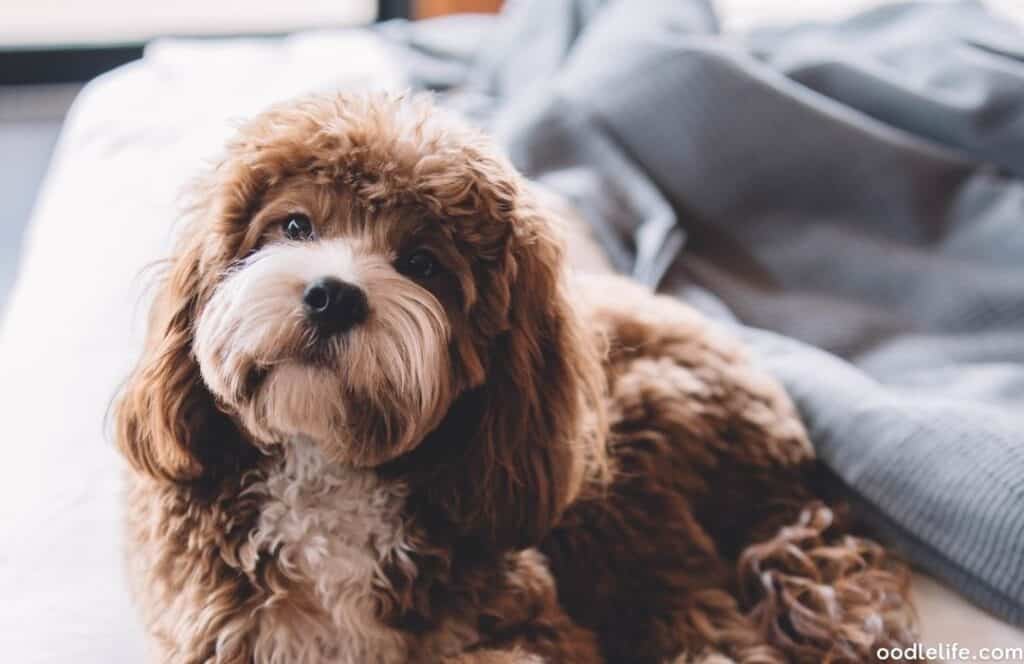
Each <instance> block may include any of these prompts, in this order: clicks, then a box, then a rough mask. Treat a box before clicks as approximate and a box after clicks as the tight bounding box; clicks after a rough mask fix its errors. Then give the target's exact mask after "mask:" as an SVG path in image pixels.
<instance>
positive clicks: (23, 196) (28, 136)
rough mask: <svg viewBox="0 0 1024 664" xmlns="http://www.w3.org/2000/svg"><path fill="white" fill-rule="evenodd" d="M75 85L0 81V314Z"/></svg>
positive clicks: (76, 91) (75, 92) (77, 88)
mask: <svg viewBox="0 0 1024 664" xmlns="http://www.w3.org/2000/svg"><path fill="white" fill-rule="evenodd" d="M80 87H81V86H79V85H33V86H0V201H3V205H0V315H2V312H3V311H4V310H5V309H6V304H7V299H8V297H9V296H10V292H11V286H12V285H13V284H14V280H15V276H16V274H17V270H18V261H19V257H20V254H21V246H22V242H23V240H24V236H25V227H26V225H27V224H28V220H29V218H30V216H31V215H32V208H33V206H34V205H35V200H36V194H37V193H38V191H39V185H40V184H41V183H42V180H43V176H44V175H45V174H46V168H47V165H48V164H49V162H50V154H51V153H52V152H53V147H54V145H55V144H56V142H57V136H58V134H59V133H60V127H61V125H62V124H63V122H64V115H65V114H66V113H67V110H68V107H70V105H71V102H72V100H73V99H74V97H75V95H76V94H77V93H78V90H79V89H80Z"/></svg>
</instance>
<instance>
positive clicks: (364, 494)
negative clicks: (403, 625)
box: [249, 441, 412, 664]
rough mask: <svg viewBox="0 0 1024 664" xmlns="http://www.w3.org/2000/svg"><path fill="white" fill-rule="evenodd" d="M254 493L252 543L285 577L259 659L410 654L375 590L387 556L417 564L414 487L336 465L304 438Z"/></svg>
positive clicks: (275, 590)
mask: <svg viewBox="0 0 1024 664" xmlns="http://www.w3.org/2000/svg"><path fill="white" fill-rule="evenodd" d="M249 490H250V491H252V492H255V493H257V494H259V495H260V497H261V499H262V507H261V509H260V515H259V518H258V521H257V524H256V526H255V528H254V529H253V531H252V533H251V534H250V538H249V544H250V546H251V547H252V548H253V552H254V553H255V554H256V555H257V556H258V557H259V558H260V559H263V560H269V563H270V564H271V565H273V566H276V568H277V569H276V570H275V572H276V573H275V576H276V577H277V578H279V579H282V583H281V584H280V585H281V587H272V588H270V590H271V595H270V597H268V600H267V602H266V603H265V607H266V608H265V609H263V610H262V612H261V617H260V624H259V628H258V630H257V635H256V639H255V645H254V649H255V651H256V652H255V654H256V660H257V661H272V662H277V661H281V662H294V663H296V664H304V663H306V662H310V663H312V662H317V663H318V664H319V663H322V662H336V663H338V664H343V663H344V664H347V663H349V662H360V663H362V662H366V663H370V662H379V663H381V664H384V663H389V662H401V661H405V660H406V658H407V653H406V645H405V641H404V639H403V637H402V635H401V634H400V633H398V632H397V631H395V630H394V629H392V628H390V627H388V626H387V625H384V624H383V623H382V622H381V621H380V620H379V619H378V617H377V607H378V601H377V598H376V596H375V595H376V594H377V593H379V592H380V590H381V588H382V587H383V585H385V584H386V579H385V577H384V576H383V574H382V571H381V565H382V564H383V563H384V562H385V561H388V562H389V563H390V564H397V565H407V566H411V565H412V563H411V561H410V560H409V549H408V543H407V541H406V537H405V529H404V525H403V520H402V515H401V510H402V507H403V504H404V501H405V491H404V487H402V486H401V485H396V484H389V483H385V482H382V481H381V480H380V479H379V478H378V477H377V476H376V474H375V473H373V472H372V471H364V470H357V469H352V468H345V467H341V466H338V465H336V464H332V463H329V462H327V461H326V460H325V459H324V457H323V456H322V455H321V454H320V453H319V451H318V450H317V449H316V447H315V446H314V445H312V444H309V443H304V442H301V441H296V442H292V443H288V444H287V445H286V446H285V452H284V454H283V456H282V457H281V458H280V459H279V460H278V461H276V462H275V463H274V464H273V465H272V466H271V467H270V468H269V469H268V470H267V472H266V476H265V478H264V479H263V481H261V482H258V483H257V484H255V485H253V486H252V487H251V488H250V489H249ZM273 585H277V584H273Z"/></svg>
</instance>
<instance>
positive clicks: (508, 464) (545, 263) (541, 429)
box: [406, 173, 604, 549]
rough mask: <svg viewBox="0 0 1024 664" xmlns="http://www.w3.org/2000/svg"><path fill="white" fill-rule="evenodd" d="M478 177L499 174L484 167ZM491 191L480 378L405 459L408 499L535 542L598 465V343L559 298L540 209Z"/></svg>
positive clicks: (477, 313) (481, 537) (549, 229)
mask: <svg viewBox="0 0 1024 664" xmlns="http://www.w3.org/2000/svg"><path fill="white" fill-rule="evenodd" d="M486 180H487V182H490V183H494V182H496V181H497V182H499V183H500V182H502V180H500V179H497V180H496V179H495V177H494V176H493V173H492V174H491V176H490V177H488V178H486ZM478 182H479V180H478ZM504 182H505V183H506V185H507V184H508V180H505V181H504ZM497 193H498V194H501V198H499V199H498V203H497V204H496V205H492V206H490V207H491V210H490V212H491V216H492V218H498V219H501V220H502V221H504V222H506V223H499V224H492V225H491V227H492V228H501V229H502V231H501V232H502V233H503V234H504V236H505V237H504V238H503V240H502V241H501V246H502V249H501V250H500V251H498V252H497V253H498V254H499V258H498V260H497V261H496V264H497V265H498V269H496V270H495V269H493V268H494V266H493V265H492V268H491V269H488V270H486V272H485V273H481V274H478V275H477V282H478V284H477V286H478V291H479V293H480V298H481V303H480V308H478V309H476V310H474V312H473V314H472V315H473V317H474V320H475V321H476V322H477V324H478V325H481V326H486V327H487V328H489V332H488V333H487V334H483V335H482V336H484V337H486V338H487V339H488V342H487V344H486V350H485V351H483V352H484V353H485V355H486V358H485V359H484V364H485V365H486V377H485V378H484V379H483V381H482V383H481V384H480V385H479V386H478V387H476V388H473V389H471V390H469V391H467V392H465V393H464V394H463V395H462V396H460V397H459V398H458V399H457V400H456V402H455V404H454V405H453V406H452V407H451V409H450V410H449V412H448V414H447V415H446V417H445V420H444V422H442V424H441V426H440V427H439V428H438V430H436V431H435V432H433V433H432V434H431V435H430V436H428V440H426V441H424V444H423V445H421V447H420V449H418V450H416V451H414V452H413V453H412V454H410V455H408V458H407V462H406V463H407V466H406V467H407V469H408V470H411V471H412V472H413V473H414V474H421V473H422V474H425V475H426V477H425V478H423V479H425V481H422V482H421V485H420V488H421V491H423V492H424V493H423V494H421V495H420V497H419V498H418V499H417V500H416V501H413V503H414V504H415V503H417V502H418V503H419V504H420V505H422V506H423V507H422V508H420V509H430V508H429V507H427V506H429V505H431V504H432V505H436V506H437V507H440V508H441V510H442V512H443V513H444V514H445V515H446V517H445V519H446V520H447V521H449V522H450V523H451V524H452V526H453V527H454V528H455V530H456V532H457V533H458V534H459V535H460V536H463V537H470V538H473V539H474V540H475V541H477V542H478V543H479V544H480V545H483V546H490V547H495V548H499V549H506V548H523V547H528V546H532V545H535V544H537V543H538V542H539V541H540V540H541V539H542V538H543V537H544V535H545V534H546V533H547V532H548V531H549V530H550V529H551V528H552V527H553V526H554V524H555V523H556V522H557V520H558V519H559V517H560V516H561V514H562V512H563V511H564V509H565V507H566V506H567V505H568V503H569V502H570V501H571V500H572V499H573V498H574V497H575V496H576V495H577V494H578V492H579V489H580V485H581V482H582V480H583V476H584V472H585V471H586V470H595V469H596V470H600V469H602V468H603V458H604V451H603V442H604V438H603V430H604V429H603V421H604V418H603V414H602V401H601V395H602V393H603V389H604V373H603V370H602V367H601V363H600V355H599V350H598V345H597V344H596V343H595V340H594V339H593V338H592V337H591V336H589V335H588V334H587V332H586V330H584V329H583V327H582V323H581V321H580V320H579V317H578V315H577V313H576V312H575V310H574V308H573V307H572V306H571V305H570V302H569V300H568V299H567V297H566V293H565V283H564V274H563V260H562V247H561V243H560V240H559V239H558V237H557V235H556V233H555V229H554V228H553V224H552V220H551V219H550V218H549V216H548V215H549V213H548V212H546V211H544V210H542V209H540V208H539V207H538V206H537V205H536V203H534V202H533V200H532V198H530V197H529V196H528V193H527V192H521V191H519V189H518V185H517V184H516V183H513V184H511V185H510V186H506V187H504V188H503V189H501V190H499V191H498V192H497ZM506 194H507V195H506ZM476 205H484V206H486V202H481V201H478V202H477V203H476ZM484 300H486V303H485V302H483V301H484ZM426 467H432V468H433V470H429V471H426V472H425V473H424V470H423V469H424V468H426ZM420 499H422V500H420ZM415 508H416V507H414V509H415Z"/></svg>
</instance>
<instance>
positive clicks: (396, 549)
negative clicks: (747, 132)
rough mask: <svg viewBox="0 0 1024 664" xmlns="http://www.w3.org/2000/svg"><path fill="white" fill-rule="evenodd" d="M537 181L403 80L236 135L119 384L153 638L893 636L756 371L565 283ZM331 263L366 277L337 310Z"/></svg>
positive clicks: (574, 655) (698, 322) (383, 651)
mask: <svg viewBox="0 0 1024 664" xmlns="http://www.w3.org/2000/svg"><path fill="white" fill-rule="evenodd" d="M540 200H541V199H539V198H537V197H536V195H535V193H534V192H533V191H532V190H531V188H530V187H529V186H527V184H526V183H525V182H524V181H523V180H522V179H521V178H520V177H519V176H518V175H517V174H516V173H515V171H514V170H513V169H512V168H511V167H510V166H509V165H508V164H507V162H506V161H505V160H504V159H503V158H501V157H500V156H499V155H498V154H497V152H496V150H495V149H494V148H493V146H492V145H491V144H490V142H489V141H488V140H487V139H486V138H485V137H483V136H482V135H481V134H479V133H478V132H475V131H473V130H471V129H469V128H467V127H465V126H464V125H462V124H460V123H458V122H457V121H455V120H453V119H451V118H449V117H448V116H446V115H445V114H443V113H441V112H440V111H438V110H436V109H434V108H433V107H432V106H431V105H430V103H429V101H427V100H424V99H422V98H421V99H413V100H409V99H403V98H400V97H390V96H384V95H368V96H340V97H330V98H323V97H321V98H311V99H306V100H302V101H299V102H295V103H291V104H287V105H283V106H280V107H277V108H275V109H272V110H270V111H268V112H266V113H264V114H262V115H260V116H258V117H257V118H256V119H254V120H253V121H251V122H250V123H249V124H247V125H246V126H244V127H243V128H242V129H241V130H240V132H239V134H238V136H237V138H236V139H235V140H234V141H233V142H232V143H231V144H230V145H229V146H228V150H227V154H226V157H225V159H224V160H223V162H222V163H221V164H220V165H219V166H218V167H217V168H216V169H214V170H213V171H212V172H211V173H210V174H209V175H208V176H207V177H206V179H205V180H204V181H203V182H202V184H201V185H200V187H199V192H198V195H197V203H196V205H195V208H194V210H193V215H192V221H191V222H190V225H189V227H188V229H187V231H186V233H185V235H184V237H183V240H182V244H181V246H180V247H179V249H178V251H177V252H176V254H175V256H174V258H173V259H172V260H171V262H170V271H169V273H168V274H167V276H166V279H165V280H164V281H163V285H162V288H161V290H160V292H159V294H158V296H157V299H156V303H155V305H154V308H153V315H152V317H151V323H150V333H149V338H148V341H147V345H146V349H145V352H144V355H143V357H142V360H141V361H140V364H139V366H138V367H137V368H136V370H135V372H134V373H133V375H132V377H131V379H130V380H129V382H128V384H127V386H126V388H125V390H124V393H123V394H122V395H121V397H120V399H119V401H118V407H117V434H118V444H119V447H120V449H121V451H122V452H123V454H124V455H125V457H126V458H127V459H128V461H129V463H130V465H131V467H132V470H133V473H132V481H131V487H130V494H129V504H128V533H129V539H130V550H129V554H130V555H129V562H130V568H131V572H132V578H133V582H134V587H135V592H136V595H137V597H138V601H139V603H140V606H141V609H142V613H143V615H144V619H145V622H146V625H147V627H148V631H149V633H150V636H151V643H152V646H153V654H154V659H155V660H157V661H162V662H203V663H248V662H261V663H262V662H289V663H298V664H302V663H312V662H407V661H413V662H452V663H456V662H457V663H461V664H505V663H509V664H512V663H516V664H527V663H531V664H533V663H537V662H568V663H579V664H591V663H597V662H627V661H628V662H652V663H653V662H662V661H666V662H667V661H670V660H672V659H673V658H679V660H678V661H681V662H682V661H699V662H705V663H707V664H711V663H712V662H715V663H717V662H725V661H736V662H751V663H754V662H812V661H813V662H818V661H829V662H847V661H850V662H853V661H866V660H870V659H871V658H872V657H873V655H872V653H873V649H874V648H876V647H879V646H882V645H888V644H891V643H900V642H905V641H907V640H908V639H909V638H910V636H911V633H910V631H909V630H910V625H911V615H910V612H909V605H908V604H907V588H906V582H905V578H906V577H905V572H904V570H903V569H902V568H901V567H900V566H899V565H898V564H896V563H895V562H893V561H892V560H891V559H890V558H889V557H888V556H887V555H886V554H885V552H884V550H883V549H882V548H881V547H879V546H878V545H876V544H874V543H871V542H870V541H867V540H864V539H859V538H856V537H853V536H852V535H850V534H849V533H848V532H847V528H846V526H845V525H844V524H842V523H839V522H838V520H835V519H833V518H832V516H833V512H832V511H831V510H829V509H828V508H826V507H825V506H824V505H823V504H821V503H819V502H816V497H815V495H814V492H813V491H812V490H811V488H810V487H811V486H812V482H811V474H812V473H813V463H814V462H813V455H812V452H811V448H810V446H809V444H808V442H807V439H806V434H805V432H804V430H803V428H802V426H801V425H800V422H799V420H798V418H797V416H796V414H795V412H794V410H793V408H792V406H791V404H790V403H789V401H788V400H787V398H786V397H785V395H784V394H783V392H782V391H781V389H780V388H779V386H778V385H777V384H776V383H774V382H773V381H772V380H770V379H768V378H767V377H765V376H764V375H763V374H761V373H760V372H758V371H757V370H756V369H754V368H753V367H752V366H751V365H750V364H749V363H748V362H747V361H746V359H745V358H744V356H743V353H742V351H741V350H740V349H739V348H738V347H737V345H736V344H735V343H734V342H732V341H730V340H729V339H728V337H727V336H726V335H725V334H724V333H723V332H721V331H720V330H718V329H716V328H715V327H714V326H713V325H711V324H710V323H708V322H707V321H705V320H703V319H702V318H700V317H699V316H698V315H697V314H696V313H694V312H693V311H691V310H690V309H688V308H687V307H685V306H683V305H681V304H679V303H678V302H675V301H672V300H669V299H664V298H656V297H654V296H652V295H650V294H649V293H647V292H645V291H643V290H642V289H640V288H639V287H637V286H635V285H632V284H630V283H628V282H626V281H623V280H618V279H612V278H589V279H581V280H578V281H575V282H571V283H570V280H569V279H568V278H567V275H566V272H565V269H564V264H563V263H564V260H563V254H562V249H561V243H560V241H559V239H558V233H557V230H556V226H557V224H556V223H555V221H556V220H555V219H554V218H553V217H554V215H553V213H552V212H550V211H549V209H548V208H546V207H545V206H544V205H542V204H541V203H540ZM296 220H298V221H296ZM293 222H294V223H293ZM299 222H302V223H299ZM307 222H308V223H307ZM424 256H426V257H425V258H424ZM425 266H426V267H425ZM324 277H330V278H332V279H335V280H336V281H338V280H341V281H345V282H348V286H349V287H350V288H349V290H348V291H346V292H349V293H351V292H352V288H355V289H357V290H358V291H359V292H360V293H362V296H361V297H362V298H363V299H362V300H361V301H362V302H363V303H364V304H362V305H359V306H356V305H352V304H351V300H350V301H349V304H347V305H346V307H347V308H344V309H343V310H340V309H337V308H335V309H334V310H332V311H333V314H332V315H335V318H333V319H332V321H333V322H332V325H334V324H335V323H337V324H341V323H344V329H343V330H341V329H340V328H336V327H331V328H330V329H328V328H326V327H325V325H324V323H323V319H322V318H318V316H319V315H320V314H318V313H317V311H320V313H322V310H317V309H316V307H318V306H320V304H317V303H320V302H321V300H320V299H318V298H320V297H321V295H322V293H321V294H320V295H317V299H310V297H311V296H310V295H309V291H308V290H307V288H309V287H310V285H311V284H315V283H320V281H319V280H320V279H322V278H324ZM304 302H305V304H304ZM339 311H340V312H341V313H339ZM337 316H342V318H337ZM318 321H319V322H318ZM339 321H341V322H340V323H339Z"/></svg>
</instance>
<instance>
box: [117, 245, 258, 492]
mask: <svg viewBox="0 0 1024 664" xmlns="http://www.w3.org/2000/svg"><path fill="white" fill-rule="evenodd" d="M187 235H188V237H186V239H185V242H184V243H183V246H182V248H181V249H180V251H179V252H178V253H177V256H176V258H174V259H172V261H171V269H170V272H169V273H168V274H167V276H166V278H165V279H164V280H163V282H162V283H161V285H160V289H159V291H158V293H157V296H156V299H155V301H154V304H153V309H152V311H151V313H150V320H149V331H148V335H149V336H148V338H147V339H146V346H145V350H144V353H143V356H142V359H141V360H140V361H139V364H138V366H137V367H136V368H135V371H134V372H133V373H132V375H131V376H130V377H129V379H128V382H127V384H126V385H125V388H124V390H123V391H122V393H121V395H120V396H119V398H118V400H117V403H116V405H115V427H116V438H117V444H118V447H119V448H120V450H121V452H122V453H123V454H124V456H125V458H127V459H128V461H129V463H130V464H131V465H132V466H133V467H134V468H135V469H136V470H138V471H140V472H143V473H146V474H148V475H150V476H152V477H156V478H161V479H165V480H171V481H191V480H197V479H200V478H201V477H203V476H204V475H208V474H210V473H211V472H212V471H213V470H214V469H215V468H217V467H222V466H224V465H225V464H237V462H238V460H239V458H244V454H243V455H242V456H241V457H240V456H239V455H240V449H239V448H240V447H241V446H240V445H239V442H240V436H239V433H238V431H237V429H236V428H235V427H234V425H233V424H232V423H231V421H230V420H229V419H228V418H227V416H226V415H224V414H223V413H221V412H220V411H219V410H217V407H216V404H215V402H214V398H213V396H212V395H211V394H210V392H209V391H208V390H207V388H206V386H205V385H204V384H203V381H202V378H201V376H200V373H199V367H198V365H197V363H196V360H195V358H194V357H193V355H192V326H193V322H194V317H195V309H196V306H197V303H198V302H199V297H200V294H201V292H202V287H201V280H200V270H199V263H200V258H201V251H202V245H201V243H200V242H199V241H198V239H199V235H198V234H197V233H191V234H187Z"/></svg>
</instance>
